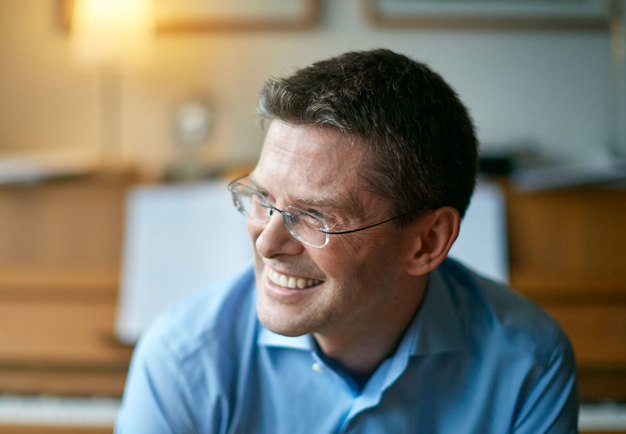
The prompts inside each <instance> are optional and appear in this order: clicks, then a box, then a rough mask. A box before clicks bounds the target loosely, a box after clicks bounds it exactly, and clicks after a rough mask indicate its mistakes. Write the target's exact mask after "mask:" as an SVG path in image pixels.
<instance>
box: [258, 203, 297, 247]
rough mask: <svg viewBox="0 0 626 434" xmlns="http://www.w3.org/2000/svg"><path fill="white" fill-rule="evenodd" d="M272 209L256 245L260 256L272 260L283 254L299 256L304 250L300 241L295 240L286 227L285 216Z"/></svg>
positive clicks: (261, 228)
mask: <svg viewBox="0 0 626 434" xmlns="http://www.w3.org/2000/svg"><path fill="white" fill-rule="evenodd" d="M273 211H276V210H273V209H270V217H269V220H268V221H267V223H266V224H265V226H263V227H260V228H259V229H260V231H259V232H258V234H257V236H256V239H255V240H254V244H255V246H256V249H257V251H258V252H259V254H260V255H261V256H263V257H265V258H272V257H275V256H277V255H281V254H288V255H297V254H298V253H300V252H301V251H302V249H303V246H302V244H301V243H300V241H298V240H297V239H295V238H294V237H293V235H292V234H291V233H290V232H289V229H287V226H285V222H284V220H283V218H284V217H283V215H282V214H281V213H280V212H273Z"/></svg>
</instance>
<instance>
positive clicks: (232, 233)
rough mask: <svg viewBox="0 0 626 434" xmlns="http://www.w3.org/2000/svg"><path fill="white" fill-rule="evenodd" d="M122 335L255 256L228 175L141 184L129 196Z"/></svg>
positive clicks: (134, 332) (134, 333) (129, 336)
mask: <svg viewBox="0 0 626 434" xmlns="http://www.w3.org/2000/svg"><path fill="white" fill-rule="evenodd" d="M126 206H127V209H126V232H125V240H124V255H123V264H122V285H121V288H120V298H119V309H118V317H117V324H116V332H117V335H118V338H119V339H121V340H122V341H124V342H128V343H133V342H135V341H136V339H137V338H138V337H139V335H140V334H141V332H142V331H144V330H145V329H146V327H147V326H148V325H149V324H150V323H151V322H152V321H153V320H154V318H155V317H156V316H157V315H158V314H159V313H160V312H161V311H162V310H163V309H165V308H166V307H168V306H170V305H171V304H173V303H174V302H176V301H177V300H179V299H180V298H182V297H184V296H185V295H187V294H190V293H191V292H194V291H196V290H199V289H201V288H203V287H205V286H207V285H208V284H210V283H211V282H213V281H215V280H216V279H219V278H221V277H224V276H227V275H229V274H232V273H234V272H236V271H237V270H239V269H241V268H242V267H243V266H245V265H246V264H249V263H250V261H251V260H252V250H251V247H250V240H249V238H248V234H247V231H246V226H245V217H244V216H242V215H241V214H239V212H237V210H235V208H234V207H233V205H232V200H231V199H230V193H229V192H228V190H227V189H226V184H225V183H223V182H217V181H215V182H207V183H198V184H182V185H170V186H150V187H138V188H136V189H134V190H133V191H131V192H130V194H129V196H128V199H127V205H126Z"/></svg>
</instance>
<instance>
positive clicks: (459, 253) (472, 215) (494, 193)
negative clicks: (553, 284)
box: [450, 181, 509, 282]
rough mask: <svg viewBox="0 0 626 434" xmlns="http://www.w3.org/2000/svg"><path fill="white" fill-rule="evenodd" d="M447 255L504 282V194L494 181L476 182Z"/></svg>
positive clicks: (505, 275) (505, 262) (507, 278)
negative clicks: (468, 204) (456, 236)
mask: <svg viewBox="0 0 626 434" xmlns="http://www.w3.org/2000/svg"><path fill="white" fill-rule="evenodd" d="M450 256H452V257H454V258H456V259H458V260H460V261H461V262H462V263H464V264H465V265H468V266H469V267H470V268H473V269H474V270H476V271H478V272H479V273H480V274H483V275H485V276H487V277H490V278H492V279H495V280H498V281H501V282H508V280H509V267H508V249H507V239H506V207H505V196H504V193H503V192H502V191H501V189H500V188H499V187H498V186H497V185H495V184H492V183H487V182H484V181H483V182H479V183H478V185H477V187H476V191H475V192H474V195H473V197H472V202H471V203H470V206H469V208H468V210H467V212H466V214H465V218H464V219H463V221H462V223H461V230H460V232H459V237H458V238H457V240H456V242H455V243H454V245H453V246H452V249H451V250H450Z"/></svg>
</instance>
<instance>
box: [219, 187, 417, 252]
mask: <svg viewBox="0 0 626 434" xmlns="http://www.w3.org/2000/svg"><path fill="white" fill-rule="evenodd" d="M248 176H249V175H244V176H240V177H239V178H237V179H234V180H233V181H231V182H230V183H229V184H228V190H229V191H230V192H231V195H232V199H233V205H235V208H236V209H237V211H239V212H240V213H241V214H243V215H245V216H246V217H250V215H249V214H248V213H247V212H246V211H245V209H244V207H243V205H242V204H241V201H240V200H239V198H238V197H237V194H238V193H237V192H235V190H234V187H235V185H241V186H242V187H245V188H247V189H249V190H250V191H251V192H253V193H255V194H256V195H258V196H259V197H260V198H262V199H263V203H262V204H261V206H262V207H263V208H266V209H268V210H269V216H268V217H271V216H272V214H273V212H274V211H276V212H278V213H280V214H281V215H282V216H283V223H284V225H285V227H286V228H287V230H288V231H289V233H290V234H291V235H292V236H293V237H294V238H295V239H297V240H298V241H300V242H302V243H304V244H306V245H307V246H311V247H315V248H318V249H321V248H323V247H325V246H326V245H327V244H328V241H329V240H330V237H329V235H346V234H352V233H354V232H360V231H364V230H366V229H370V228H374V227H376V226H380V225H383V224H385V223H388V222H391V221H393V220H397V219H399V218H402V217H406V216H408V215H411V214H414V213H416V212H418V211H419V208H414V209H412V210H410V211H407V212H404V213H402V214H398V215H396V216H394V217H391V218H388V219H386V220H383V221H380V222H378V223H374V224H371V225H367V226H363V227H360V228H356V229H349V230H345V231H331V230H329V228H328V225H327V224H326V222H325V221H324V219H322V218H321V217H318V216H316V215H314V214H311V213H310V212H308V211H306V210H303V209H301V208H298V207H296V206H292V205H289V206H287V207H285V208H284V209H282V210H281V209H280V208H277V207H275V206H274V205H272V204H270V203H269V199H268V197H267V196H266V195H265V194H263V193H261V192H260V191H258V190H256V189H254V188H252V187H250V186H249V185H246V184H242V183H241V182H240V181H241V180H242V179H245V178H247V177H248ZM289 209H297V210H298V211H299V212H301V213H304V214H307V215H309V216H311V217H313V218H315V219H316V220H318V221H320V222H321V223H322V225H323V226H324V229H321V228H318V229H317V230H318V231H319V232H321V233H323V234H325V235H326V237H325V240H324V244H322V245H321V246H319V245H316V244H312V243H310V242H308V241H306V240H305V239H303V238H302V237H301V236H300V235H299V234H298V233H297V232H296V230H295V229H294V228H293V225H292V224H291V223H290V219H294V218H295V217H294V215H293V214H291V213H290V212H289Z"/></svg>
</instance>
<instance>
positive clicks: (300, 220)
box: [228, 175, 418, 248]
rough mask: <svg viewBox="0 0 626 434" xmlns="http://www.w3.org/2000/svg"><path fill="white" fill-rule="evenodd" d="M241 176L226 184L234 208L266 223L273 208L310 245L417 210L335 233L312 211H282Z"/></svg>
mask: <svg viewBox="0 0 626 434" xmlns="http://www.w3.org/2000/svg"><path fill="white" fill-rule="evenodd" d="M244 178H247V175H246V176H242V177H241V178H237V179H235V180H234V181H232V182H231V183H230V184H228V190H230V192H231V195H232V198H233V204H234V205H235V208H237V210H238V211H239V212H240V213H242V214H243V215H245V216H246V217H248V218H250V219H252V220H254V221H258V222H262V223H264V224H267V223H268V222H269V220H270V217H272V215H273V214H274V211H276V212H278V213H280V214H282V216H283V222H284V224H285V226H286V227H287V230H288V231H289V233H290V234H291V235H293V237H294V238H296V239H297V240H298V241H300V242H302V243H304V244H306V245H308V246H311V247H317V248H322V247H324V246H325V245H326V244H328V241H329V239H330V237H329V235H344V234H351V233H353V232H359V231H363V230H365V229H369V228H373V227H376V226H380V225H382V224H384V223H387V222H390V221H392V220H396V219H399V218H401V217H405V216H407V215H409V214H412V213H414V212H417V211H418V210H417V209H414V210H411V211H408V212H406V213H403V214H400V215H397V216H395V217H392V218H390V219H387V220H384V221H382V222H378V223H374V224H372V225H368V226H365V227H362V228H358V229H351V230H347V231H339V232H334V231H330V230H329V228H328V225H327V224H326V222H325V221H324V219H322V218H321V217H320V216H318V215H315V214H314V213H312V212H309V211H305V210H303V209H301V208H298V207H295V206H291V205H290V206H287V207H286V208H285V209H282V210H281V209H278V208H276V207H275V206H274V205H272V204H270V203H269V200H268V198H267V196H266V195H264V194H263V193H261V192H259V191H257V190H255V189H253V188H252V187H250V186H248V185H245V184H242V183H241V182H240V181H241V180H243V179H244Z"/></svg>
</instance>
